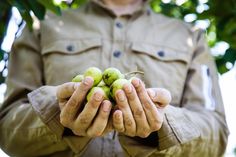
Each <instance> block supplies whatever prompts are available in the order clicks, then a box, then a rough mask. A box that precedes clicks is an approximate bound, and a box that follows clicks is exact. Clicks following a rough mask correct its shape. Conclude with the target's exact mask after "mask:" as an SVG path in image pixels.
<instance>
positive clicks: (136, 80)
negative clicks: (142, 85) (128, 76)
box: [132, 78, 139, 87]
mask: <svg viewBox="0 0 236 157" xmlns="http://www.w3.org/2000/svg"><path fill="white" fill-rule="evenodd" d="M132 83H133V85H134V86H135V87H138V86H139V79H136V78H135V79H133V80H132Z"/></svg>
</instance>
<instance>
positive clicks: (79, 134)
mask: <svg viewBox="0 0 236 157" xmlns="http://www.w3.org/2000/svg"><path fill="white" fill-rule="evenodd" d="M72 132H73V133H74V134H75V135H77V136H85V133H84V132H82V131H80V130H72Z"/></svg>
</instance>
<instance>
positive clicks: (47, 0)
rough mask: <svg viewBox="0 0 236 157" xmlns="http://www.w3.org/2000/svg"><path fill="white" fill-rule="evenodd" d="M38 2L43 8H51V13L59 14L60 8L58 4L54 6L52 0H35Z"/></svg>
mask: <svg viewBox="0 0 236 157" xmlns="http://www.w3.org/2000/svg"><path fill="white" fill-rule="evenodd" d="M37 1H38V2H39V3H40V4H42V5H43V6H44V7H45V8H47V9H49V10H51V11H52V12H53V13H55V14H57V15H61V9H60V7H59V6H56V5H55V4H54V3H53V1H52V0H37Z"/></svg>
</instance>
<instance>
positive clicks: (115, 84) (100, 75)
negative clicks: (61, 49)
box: [72, 67, 133, 102]
mask: <svg viewBox="0 0 236 157" xmlns="http://www.w3.org/2000/svg"><path fill="white" fill-rule="evenodd" d="M88 76H90V77H92V78H93V80H94V82H93V87H92V88H91V89H90V91H89V93H88V94H87V101H89V100H90V99H91V96H92V95H93V94H94V93H95V92H96V91H98V90H101V91H103V92H104V99H107V100H110V101H112V102H114V100H115V93H116V91H117V90H118V89H122V88H123V85H124V84H126V83H131V80H132V78H133V77H132V78H131V79H129V80H128V79H126V74H122V73H121V72H120V70H118V69H117V68H113V67H111V68H107V69H105V70H104V71H103V72H102V71H101V70H100V69H99V68H97V67H90V68H88V69H87V70H85V72H84V74H78V75H77V76H75V77H74V78H73V79H72V82H81V81H82V80H83V79H84V78H85V77H88Z"/></svg>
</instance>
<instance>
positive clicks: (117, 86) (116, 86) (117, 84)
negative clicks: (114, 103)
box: [111, 79, 130, 99]
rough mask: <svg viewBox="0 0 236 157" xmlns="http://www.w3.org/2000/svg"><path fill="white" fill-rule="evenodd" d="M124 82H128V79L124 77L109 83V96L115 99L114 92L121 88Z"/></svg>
mask: <svg viewBox="0 0 236 157" xmlns="http://www.w3.org/2000/svg"><path fill="white" fill-rule="evenodd" d="M126 83H130V82H129V81H128V80H126V79H118V80H116V81H115V82H113V84H112V85H111V96H112V98H113V99H115V93H116V91H117V90H118V89H122V88H123V86H124V84H126Z"/></svg>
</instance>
